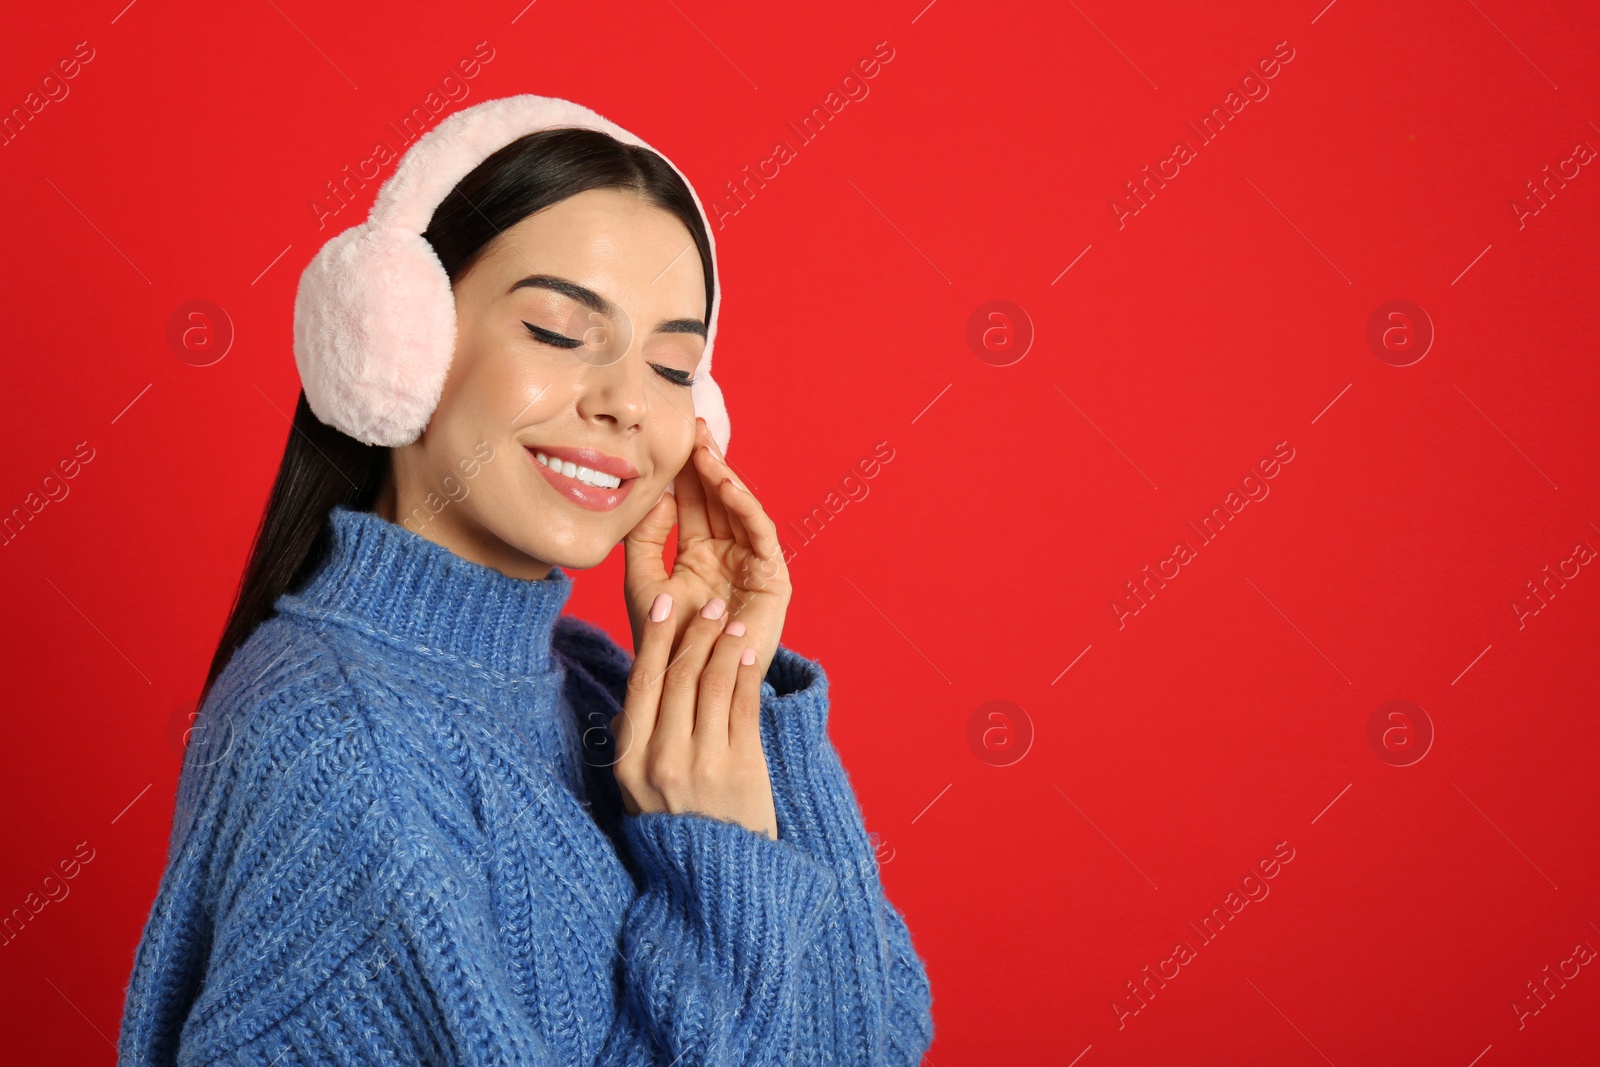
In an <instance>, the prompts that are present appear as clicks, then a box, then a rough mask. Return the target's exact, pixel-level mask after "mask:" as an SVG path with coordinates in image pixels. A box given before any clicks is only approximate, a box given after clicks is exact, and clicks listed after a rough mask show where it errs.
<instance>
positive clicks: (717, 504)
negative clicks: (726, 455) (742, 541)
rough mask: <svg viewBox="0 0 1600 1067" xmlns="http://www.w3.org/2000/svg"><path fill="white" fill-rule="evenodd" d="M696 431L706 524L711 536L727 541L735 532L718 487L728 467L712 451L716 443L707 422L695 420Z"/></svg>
mask: <svg viewBox="0 0 1600 1067" xmlns="http://www.w3.org/2000/svg"><path fill="white" fill-rule="evenodd" d="M695 431H696V434H697V436H698V437H699V441H698V442H697V443H696V444H695V448H694V457H693V458H694V466H695V469H696V470H697V471H699V472H700V478H701V484H702V489H703V491H704V493H705V501H706V522H707V524H708V525H709V526H710V527H711V536H713V537H715V538H718V539H719V540H723V541H726V540H728V539H729V538H731V537H732V536H733V531H732V529H731V528H730V527H729V526H728V509H727V508H726V507H724V506H723V504H722V494H721V493H720V492H718V491H717V486H718V484H719V483H721V481H722V479H723V478H725V477H727V473H726V471H727V466H726V464H724V463H723V462H722V461H721V460H720V459H718V458H717V455H716V453H715V452H714V451H712V448H713V444H714V442H713V441H712V440H711V431H710V430H709V429H707V428H706V420H704V419H698V418H697V419H695Z"/></svg>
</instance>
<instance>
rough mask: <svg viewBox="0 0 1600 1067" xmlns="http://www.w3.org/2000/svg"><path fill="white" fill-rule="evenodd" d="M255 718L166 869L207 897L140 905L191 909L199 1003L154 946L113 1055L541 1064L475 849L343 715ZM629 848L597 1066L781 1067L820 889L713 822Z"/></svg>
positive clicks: (676, 820) (663, 829)
mask: <svg viewBox="0 0 1600 1067" xmlns="http://www.w3.org/2000/svg"><path fill="white" fill-rule="evenodd" d="M335 699H337V698H335ZM276 719H277V721H276V722H275V723H274V724H273V725H272V727H271V728H270V730H268V731H265V732H264V733H263V736H262V738H261V739H260V740H259V742H258V743H257V745H256V746H255V747H257V748H258V749H259V751H255V752H252V753H251V754H249V755H248V756H246V755H241V757H240V761H239V764H238V767H237V774H236V775H235V776H234V778H233V780H232V781H230V782H228V783H226V791H227V792H229V793H231V796H232V799H231V801H230V802H229V803H228V805H227V806H226V809H225V810H224V811H223V812H222V813H221V814H220V817H219V819H218V822H217V823H216V824H215V825H214V830H215V832H214V833H210V832H209V830H210V829H211V828H208V833H206V834H200V835H194V836H191V837H190V838H189V839H188V841H187V842H186V846H185V847H186V848H187V847H194V848H196V849H200V848H204V849H205V850H206V851H207V852H208V853H209V855H210V857H211V859H210V860H209V863H208V864H180V867H181V868H182V869H188V870H193V871H195V872H197V873H196V877H199V878H202V879H203V880H204V881H205V882H207V883H209V884H207V885H203V886H197V885H193V884H190V885H187V886H185V885H183V884H181V883H180V882H178V881H177V880H174V881H171V882H169V883H167V884H164V886H163V889H162V891H161V892H162V895H163V896H168V895H171V896H177V895H180V894H183V893H186V892H190V893H198V894H200V895H201V896H204V897H206V898H208V899H209V901H210V903H209V908H208V910H209V911H210V912H211V913H212V916H213V919H214V924H213V929H212V931H211V936H210V937H209V942H210V951H209V953H207V954H206V959H205V962H204V964H203V976H202V979H201V981H200V982H199V983H198V986H199V988H198V994H197V995H196V994H195V991H194V990H193V989H192V988H190V989H188V990H187V991H180V990H176V989H174V990H172V991H169V993H170V995H169V993H164V992H163V988H164V986H165V985H167V984H175V983H169V982H167V981H166V979H165V975H164V971H163V960H164V959H167V958H171V959H177V958H180V957H181V956H183V955H184V954H185V953H186V951H187V949H188V947H189V946H185V945H182V944H179V943H176V942H174V943H171V944H168V943H166V941H165V940H163V937H162V935H161V934H160V933H159V931H158V932H156V933H155V936H153V937H152V939H151V941H150V943H149V947H148V951H147V952H146V953H145V955H144V957H143V959H142V962H141V970H142V974H143V977H142V978H138V979H136V985H137V987H138V992H137V993H136V994H134V997H133V1000H132V1001H131V1002H130V1005H129V1012H128V1019H129V1022H128V1025H127V1029H126V1030H125V1033H124V1044H123V1049H122V1052H123V1059H122V1061H121V1062H123V1063H125V1064H153V1063H172V1062H176V1063H179V1064H183V1065H185V1067H191V1065H192V1067H203V1065H211V1064H224V1063H225V1064H243V1063H250V1064H267V1063H275V1064H280V1065H283V1064H340V1065H343V1064H350V1065H354V1064H373V1063H401V1064H418V1063H428V1064H461V1065H469V1064H470V1065H478V1064H518V1065H533V1067H540V1065H546V1064H549V1065H552V1067H553V1065H554V1064H555V1063H556V1062H557V1061H556V1060H555V1058H554V1056H553V1054H552V1053H551V1052H550V1050H549V1049H548V1048H547V1046H546V1044H545V1042H544V1041H543V1040H542V1037H541V1033H542V1031H541V1030H540V1028H539V1025H538V1022H537V1020H536V1019H535V1018H534V1017H533V1015H532V1013H531V1012H530V1010H529V1008H528V1006H527V1004H526V1002H525V1001H524V1000H523V999H522V997H521V996H520V995H519V994H518V992H517V991H516V988H515V987H514V983H513V980H512V977H511V973H512V971H511V967H510V966H509V961H508V960H507V958H506V949H505V947H504V944H503V942H502V941H501V939H500V938H498V937H497V936H496V934H497V931H496V923H495V919H494V913H493V909H492V907H491V903H490V900H489V896H488V890H487V888H486V882H487V880H486V870H485V866H484V862H483V858H482V855H481V852H480V850H479V849H478V848H477V847H476V845H474V844H473V843H471V842H468V841H464V840H462V839H460V838H459V837H458V836H457V835H456V834H454V833H451V832H448V831H447V830H446V829H444V828H443V827H442V825H441V823H440V822H439V821H438V820H436V819H434V818H431V817H429V816H428V814H427V813H426V811H425V810H424V808H423V807H422V801H421V800H420V799H419V794H420V793H422V792H423V791H424V790H423V789H422V788H421V787H419V785H418V784H417V778H416V776H415V774H414V773H413V772H411V771H410V770H409V769H408V768H405V767H400V766H394V765H392V764H393V761H386V760H385V757H384V754H383V751H382V747H383V746H381V745H379V744H377V743H375V741H374V736H373V733H372V731H371V729H370V728H369V727H368V726H367V725H366V724H364V723H363V722H361V721H360V719H359V717H358V716H356V715H354V714H352V713H349V712H345V711H341V710H340V709H339V708H338V707H333V706H326V704H325V705H324V706H322V707H318V708H315V709H311V710H305V711H301V712H300V713H298V715H296V716H290V715H287V714H286V715H280V716H277V717H276ZM628 840H629V843H630V845H631V847H632V848H633V849H634V850H635V858H636V859H637V860H638V861H639V862H638V869H639V870H640V872H642V879H641V881H642V884H641V886H640V889H639V893H638V895H637V896H636V897H635V899H634V900H633V901H632V902H631V903H630V904H629V906H628V911H627V914H626V915H625V916H624V923H623V932H622V943H621V944H620V945H619V946H618V948H619V952H620V956H621V961H620V971H621V972H622V974H623V975H624V988H623V989H622V991H621V996H620V997H619V1002H618V1014H617V1016H616V1018H615V1020H614V1023H613V1026H612V1029H611V1032H610V1033H609V1034H608V1036H607V1039H606V1042H605V1045H604V1049H603V1053H602V1055H601V1057H600V1058H599V1060H598V1061H597V1062H598V1063H599V1064H604V1065H623V1064H627V1065H644V1064H655V1065H660V1067H665V1065H667V1064H670V1063H677V1064H678V1065H679V1067H684V1065H687V1064H691V1063H695V1064H700V1063H717V1064H722V1063H727V1064H747V1065H750V1067H761V1065H765V1064H775V1063H780V1062H784V1063H787V1062H791V1060H790V1059H789V1056H790V1054H791V1053H792V1051H793V1050H794V1048H795V1044H796V1037H795V1035H796V1033H797V1030H798V1025H799V1023H798V1020H799V1015H800V1013H801V1012H802V1011H803V1010H804V1008H805V1003H804V1001H803V1000H802V988H801V985H800V977H801V976H800V974H799V972H798V969H797V968H796V967H795V966H794V963H793V961H794V960H795V959H797V958H799V957H801V956H803V955H804V954H805V953H806V951H807V949H808V946H809V944H810V941H811V939H812V938H813V936H814V932H815V931H816V930H817V929H818V928H819V927H820V925H821V915H822V913H823V912H824V911H826V910H828V909H830V908H831V907H832V898H833V895H834V885H835V879H834V876H833V875H832V874H831V873H830V872H829V871H827V870H826V869H824V868H823V867H821V866H820V865H818V864H817V863H816V862H815V861H814V860H813V859H811V857H809V856H808V855H807V854H806V853H804V852H803V851H801V850H799V849H796V848H794V847H793V846H791V845H789V844H787V843H784V842H778V841H771V840H769V839H767V838H766V837H765V836H764V835H761V834H758V833H755V832H753V831H750V830H747V829H745V828H744V827H742V826H739V825H736V824H733V823H724V822H719V821H716V820H712V819H705V818H700V817H690V816H660V817H655V818H650V817H642V818H640V819H638V820H637V821H636V822H634V823H632V824H631V826H630V830H629V838H628ZM203 870H206V871H209V873H204V874H201V873H199V872H201V871H203ZM157 907H158V910H159V909H160V907H161V905H160V904H159V903H158V905H157ZM174 929H175V930H178V931H179V932H177V933H175V934H174V935H173V936H174V937H179V936H183V935H182V933H181V930H179V928H177V927H175V928H174ZM573 994H574V995H575V996H577V995H582V991H581V990H574V991H573ZM179 997H182V998H183V999H187V998H188V997H193V1002H192V1005H190V1006H189V1007H188V1009H187V1011H186V1012H183V1011H173V1010H170V1005H171V1004H176V1003H178V1002H179V1001H178V998H179ZM164 1000H165V1001H167V1002H169V1003H163V1001H164ZM160 1019H166V1020H168V1025H171V1023H172V1022H174V1021H176V1022H181V1027H182V1030H181V1038H180V1039H178V1040H167V1039H165V1038H162V1037H161V1036H160V1035H159V1034H158V1033H157V1030H158V1027H157V1026H155V1025H146V1021H147V1020H160ZM157 1050H159V1051H157Z"/></svg>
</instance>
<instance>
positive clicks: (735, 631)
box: [722, 619, 744, 637]
mask: <svg viewBox="0 0 1600 1067" xmlns="http://www.w3.org/2000/svg"><path fill="white" fill-rule="evenodd" d="M722 632H723V633H725V634H728V635H729V636H731V637H743V636H744V623H742V622H740V621H739V620H738V619H734V620H733V621H732V622H730V623H729V624H728V625H727V627H726V628H724V629H723V631H722Z"/></svg>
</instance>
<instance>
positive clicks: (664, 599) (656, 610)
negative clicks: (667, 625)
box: [650, 593, 672, 622]
mask: <svg viewBox="0 0 1600 1067" xmlns="http://www.w3.org/2000/svg"><path fill="white" fill-rule="evenodd" d="M671 610H672V594H671V593H657V594H656V599H655V602H654V603H653V604H651V605H650V621H651V622H660V621H661V620H662V619H664V618H666V617H667V612H669V611H671Z"/></svg>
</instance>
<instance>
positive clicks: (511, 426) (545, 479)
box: [378, 189, 706, 579]
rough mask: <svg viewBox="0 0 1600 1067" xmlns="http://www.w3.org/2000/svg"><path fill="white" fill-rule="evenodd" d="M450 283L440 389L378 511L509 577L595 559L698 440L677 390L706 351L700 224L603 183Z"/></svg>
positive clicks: (526, 224) (499, 243)
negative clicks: (449, 334)
mask: <svg viewBox="0 0 1600 1067" xmlns="http://www.w3.org/2000/svg"><path fill="white" fill-rule="evenodd" d="M454 290H455V298H456V349H455V356H454V359H453V360H452V362H451V365H450V371H449V374H448V376H447V377H446V379H445V383H444V391H443V393H442V395H441V397H440V399H439V405H438V407H437V408H436V409H435V411H434V413H433V416H432V418H431V419H430V420H429V422H428V426H427V428H426V429H425V430H424V431H423V433H422V436H421V437H420V438H418V439H417V440H416V441H415V442H413V443H412V444H409V445H406V446H404V447H403V448H397V449H395V450H394V451H393V466H392V470H391V483H390V484H389V485H387V486H386V487H385V490H384V493H383V495H382V497H381V498H380V500H379V505H378V511H379V513H380V514H382V515H383V516H384V517H385V518H388V519H390V520H391V521H393V522H397V523H400V524H401V525H404V526H405V527H406V528H408V529H410V530H412V531H413V532H415V533H418V534H420V535H421V536H423V537H426V538H428V539H429V540H431V541H435V542H437V543H439V544H442V545H444V546H445V547H447V548H449V549H451V550H452V551H454V552H455V553H456V554H457V555H459V556H462V557H464V558H466V559H470V560H473V561H475V562H478V563H482V564H484V565H486V566H490V567H493V568H495V569H496V570H499V571H501V572H503V573H505V574H509V575H512V576H513V577H519V578H529V579H537V578H543V577H545V576H546V575H547V574H548V573H549V571H550V565H551V564H556V565H559V566H561V567H565V568H572V569H582V568H587V567H593V566H596V565H597V564H599V563H600V562H602V561H603V560H604V559H605V558H606V556H608V555H609V554H610V552H611V550H612V549H613V548H615V547H616V545H617V544H618V543H619V542H620V541H621V540H622V538H623V537H624V535H626V534H627V533H628V531H629V530H631V529H633V527H634V526H635V525H636V524H637V523H638V522H639V520H640V519H641V518H643V517H644V514H645V513H646V512H647V511H649V510H650V508H651V507H652V506H654V505H655V503H656V501H657V500H659V499H660V497H661V494H662V492H663V491H665V490H666V488H667V486H668V485H669V484H670V483H671V482H672V480H673V478H674V477H675V476H676V475H677V473H678V471H679V470H680V469H681V468H682V467H683V466H684V464H685V463H686V462H687V461H688V459H689V454H690V450H691V448H692V447H693V445H694V441H695V421H694V420H695V411H694V403H693V401H692V400H691V398H690V389H689V386H688V385H687V384H683V383H687V382H689V381H691V380H692V378H691V376H692V375H693V373H694V370H695V367H696V366H697V365H698V364H699V362H700V356H701V354H702V353H703V352H704V351H705V316H706V291H705V276H704V273H703V272H702V270H701V265H700V255H699V253H698V251H697V250H696V249H695V246H694V241H693V239H692V238H691V237H690V234H689V231H688V229H687V228H686V227H685V226H684V225H683V223H682V222H680V221H679V220H678V219H677V218H676V217H675V216H673V215H672V214H670V213H669V212H667V211H665V210H663V209H662V208H659V207H656V206H655V205H653V204H650V203H647V202H646V201H645V200H643V199H641V198H640V197H638V196H637V195H635V194H633V193H629V192H624V191H621V190H616V189H592V190H589V191H586V192H583V193H579V194H577V195H575V196H572V197H569V198H567V199H566V200H563V201H561V202H560V203H557V204H555V205H553V206H551V207H549V208H546V209H544V210H543V211H540V212H538V213H537V214H534V215H532V216H529V217H528V218H526V219H524V220H523V221H522V222H520V223H518V224H517V225H516V226H513V227H512V228H510V229H508V230H506V231H505V232H504V233H503V234H501V236H499V237H498V238H496V239H495V240H494V241H493V242H492V243H491V244H490V246H489V247H488V248H487V249H485V251H484V254H483V255H482V256H481V257H480V258H479V260H478V261H477V262H476V263H475V264H473V266H472V267H471V268H470V269H469V270H468V271H467V273H466V274H464V275H462V276H461V277H460V278H459V279H457V281H456V283H455V285H454ZM537 453H543V454H544V455H546V456H548V457H550V458H551V460H552V461H554V460H557V459H560V460H562V462H563V472H562V473H557V472H556V471H554V470H551V469H549V467H548V466H547V465H545V464H541V463H540V461H539V460H538V458H537V456H536V454H537ZM567 464H573V465H572V466H568V465H567ZM577 466H585V467H589V468H590V469H591V470H592V471H594V472H596V473H594V474H591V473H590V472H588V471H579V470H576V467H577ZM567 472H572V473H574V474H576V475H577V477H573V476H571V475H569V473H567ZM619 479H620V484H619ZM591 483H597V484H591Z"/></svg>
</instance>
